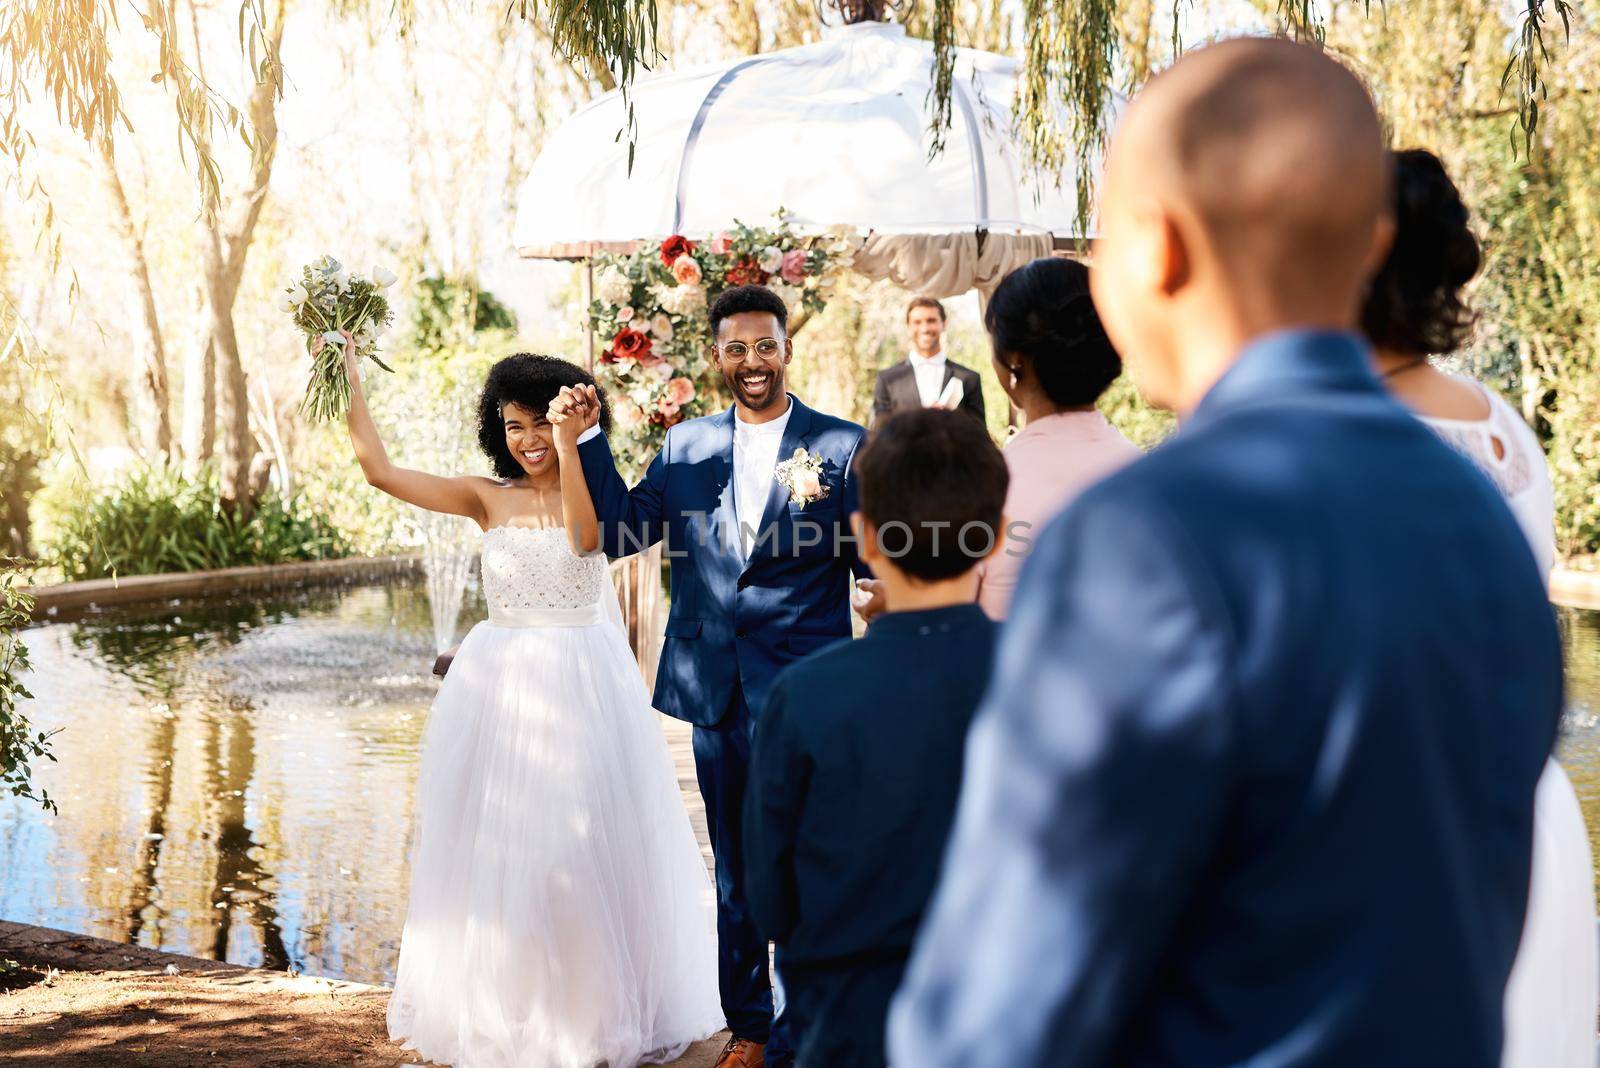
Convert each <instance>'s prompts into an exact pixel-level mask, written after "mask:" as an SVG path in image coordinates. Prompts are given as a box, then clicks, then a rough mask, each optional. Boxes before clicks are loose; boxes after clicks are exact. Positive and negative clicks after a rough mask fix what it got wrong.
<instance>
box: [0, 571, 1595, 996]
mask: <svg viewBox="0 0 1600 1068" xmlns="http://www.w3.org/2000/svg"><path fill="white" fill-rule="evenodd" d="M466 616H467V618H466V619H465V620H464V621H463V624H464V625H467V624H470V622H471V621H473V620H476V619H480V618H482V616H483V606H482V603H481V600H479V599H477V597H476V595H474V599H473V600H472V601H471V602H469V604H468V608H467V612H466ZM1562 623H1563V628H1564V631H1565V634H1566V638H1567V648H1568V694H1569V712H1568V715H1567V718H1566V723H1565V725H1564V733H1563V739H1562V750H1561V753H1562V758H1563V760H1564V761H1565V762H1566V764H1567V767H1568V770H1569V772H1570V773H1571V776H1572V779H1573V782H1574V784H1575V785H1576V787H1577V789H1578V792H1579V795H1580V797H1581V798H1582V801H1583V804H1584V809H1585V813H1586V815H1587V817H1588V820H1589V826H1590V827H1591V828H1593V829H1596V830H1600V613H1592V612H1591V613H1580V612H1571V611H1568V612H1564V613H1563V617H1562ZM28 643H29V646H30V647H31V649H32V651H33V654H34V661H35V665H36V672H35V674H34V675H33V676H31V678H30V682H29V685H30V687H31V688H32V689H33V691H34V693H35V695H36V698H37V699H36V700H35V701H34V702H33V703H32V705H31V708H30V710H31V712H32V714H33V716H34V717H35V719H36V720H37V722H38V725H39V726H40V727H41V728H44V729H51V728H55V727H61V728H64V730H63V733H62V734H61V735H59V736H58V738H57V746H56V749H57V754H58V756H59V758H60V763H59V764H54V765H50V764H46V765H44V766H42V767H41V768H39V769H38V771H39V775H40V778H41V785H43V786H45V787H46V788H48V789H49V790H50V792H51V794H52V795H53V796H55V797H57V798H58V800H59V802H60V805H61V813H60V815H58V816H49V815H48V814H46V813H43V812H41V811H40V810H39V809H38V808H37V807H35V806H31V805H26V804H23V803H21V802H18V801H16V800H15V799H12V798H3V799H0V917H4V918H5V919H9V920H20V921H23V922H30V923H41V924H46V925H49V926H54V927H61V928H66V929H68V930H74V931H88V932H90V933H93V934H96V935H100V936H102V937H105V938H112V939H117V940H121V941H127V942H134V943H138V944H141V945H146V946H152V947H159V948H165V949H171V950H176V951H178V952H182V953H190V954H194V955H196V956H203V957H220V958H224V959H227V960H231V961H235V962H238V963H241V964H250V965H265V966H268V967H284V966H286V965H288V964H291V963H292V964H296V965H298V966H299V967H301V968H303V969H305V970H306V971H308V972H311V973H313V974H321V975H331V976H339V977H344V978H350V979H356V980H361V981H367V982H387V981H389V980H391V979H392V977H393V968H394V962H395V955H396V952H397V948H398V939H399V935H400V927H401V924H402V922H403V920H404V915H405V900H406V887H407V885H408V882H409V875H408V872H407V868H406V853H407V849H408V846H409V835H410V827H411V805H412V787H413V782H414V779H415V774H416V757H417V751H418V746H419V744H420V739H421V733H422V727H423V723H424V720H425V719H426V715H427V710H428V705H429V703H430V702H431V701H432V699H433V693H434V690H435V687H436V683H435V681H434V680H433V679H432V678H431V676H430V675H429V673H428V669H429V666H430V665H431V663H432V659H433V640H432V624H431V621H430V616H429V611H428V605H427V601H426V598H425V597H424V596H423V595H422V592H421V587H420V581H419V580H414V579H407V580H399V581H397V582H396V583H395V584H392V585H370V586H357V587H350V588H342V589H324V590H318V591H308V592H300V593H296V594H273V595H271V596H270V598H269V599H267V600H263V601H260V602H257V603H251V604H237V605H234V604H227V603H225V601H215V602H207V603H184V604H169V605H166V606H163V607H160V608H157V609H151V608H148V607H146V608H144V609H142V610H140V611H138V612H124V613H117V614H112V615H105V616H99V617H95V618H92V619H89V620H85V621H81V622H76V623H62V624H55V625H51V626H47V627H41V628H38V629H35V630H32V631H30V632H29V634H28ZM1597 854H1600V849H1597Z"/></svg>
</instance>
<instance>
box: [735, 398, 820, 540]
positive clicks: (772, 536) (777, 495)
mask: <svg viewBox="0 0 1600 1068" xmlns="http://www.w3.org/2000/svg"><path fill="white" fill-rule="evenodd" d="M789 403H790V404H791V405H792V406H793V410H792V411H790V412H789V422H788V423H787V424H786V425H785V426H784V428H783V441H782V443H781V444H779V446H778V463H780V464H781V463H783V462H784V461H785V460H787V459H789V457H791V456H793V455H794V450H796V449H804V448H807V447H808V446H807V438H808V436H809V435H810V433H811V409H810V408H807V407H806V406H805V405H804V404H801V403H800V398H799V397H796V396H795V395H794V394H793V393H791V394H789ZM788 508H789V491H788V490H787V489H785V488H784V487H783V486H782V484H780V483H779V482H778V480H777V479H776V478H774V479H773V480H772V485H771V486H770V487H769V488H768V490H767V506H766V508H765V509H763V510H762V513H761V525H760V526H759V527H757V528H756V543H755V546H754V547H753V548H752V549H751V550H750V559H749V560H748V561H746V563H745V567H746V569H748V568H749V566H750V564H752V563H754V562H755V560H756V558H757V557H758V556H760V555H761V554H763V553H766V554H769V555H770V554H773V553H776V552H777V551H778V549H779V547H780V542H781V540H782V539H783V537H784V535H785V532H786V528H787V527H788V524H787V523H784V524H781V525H780V523H779V520H780V519H782V518H783V516H784V513H785V512H787V511H788Z"/></svg>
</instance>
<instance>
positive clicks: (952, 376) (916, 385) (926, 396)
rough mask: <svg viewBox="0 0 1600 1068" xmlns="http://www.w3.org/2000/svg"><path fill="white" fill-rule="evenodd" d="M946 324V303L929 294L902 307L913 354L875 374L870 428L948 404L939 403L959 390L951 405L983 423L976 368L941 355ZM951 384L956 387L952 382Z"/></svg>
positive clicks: (981, 384) (981, 399) (916, 298)
mask: <svg viewBox="0 0 1600 1068" xmlns="http://www.w3.org/2000/svg"><path fill="white" fill-rule="evenodd" d="M945 326H946V321H945V314H944V305H943V304H940V303H939V302H938V301H937V300H934V299H933V298H932V297H915V298H913V299H912V301H911V303H910V304H909V305H907V306H906V332H907V333H908V334H909V335H910V338H911V352H910V354H909V355H908V356H907V357H906V358H905V359H904V360H901V361H900V362H899V363H897V364H895V365H894V366H893V367H886V368H884V369H883V370H882V371H879V372H878V383H877V386H876V387H874V389H873V391H872V422H873V425H874V426H876V425H877V423H878V422H879V421H880V420H882V419H883V418H884V417H886V416H889V415H893V414H894V413H895V412H903V411H915V410H916V409H919V408H934V407H940V408H942V407H949V406H950V405H949V404H948V403H942V401H945V402H947V401H948V400H949V399H950V398H951V396H952V395H953V394H954V393H955V391H956V390H957V389H959V390H960V394H959V403H957V404H956V405H955V407H956V408H957V409H958V410H959V411H963V412H967V413H969V414H971V415H973V416H975V417H976V418H977V420H978V422H979V423H980V424H983V423H984V418H983V382H982V380H981V379H980V378H979V377H978V372H976V371H974V370H973V369H972V368H970V367H964V366H962V365H961V364H959V363H956V362H955V361H954V360H952V359H949V358H948V357H946V356H945V354H944V331H945ZM952 382H957V383H960V385H959V386H952V385H951V383H952Z"/></svg>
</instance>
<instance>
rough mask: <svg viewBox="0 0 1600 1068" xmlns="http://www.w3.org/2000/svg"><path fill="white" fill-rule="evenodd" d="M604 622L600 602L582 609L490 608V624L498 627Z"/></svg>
mask: <svg viewBox="0 0 1600 1068" xmlns="http://www.w3.org/2000/svg"><path fill="white" fill-rule="evenodd" d="M607 581H608V582H609V581H610V580H609V579H608V580H607ZM604 621H605V609H604V608H603V607H602V606H601V605H600V604H599V603H598V602H597V603H595V604H586V605H584V606H583V607H581V608H496V607H494V606H492V605H491V606H490V608H489V622H490V623H492V624H493V625H494V626H497V627H592V626H594V625H595V624H596V623H602V622H604Z"/></svg>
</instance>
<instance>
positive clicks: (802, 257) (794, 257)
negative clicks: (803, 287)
mask: <svg viewBox="0 0 1600 1068" xmlns="http://www.w3.org/2000/svg"><path fill="white" fill-rule="evenodd" d="M778 274H779V275H781V276H782V278H783V280H784V281H785V282H788V283H789V284H790V285H792V286H797V285H799V284H800V283H801V282H804V281H805V280H806V252H805V249H801V248H792V249H790V250H789V251H788V252H785V253H784V254H783V266H781V267H779V268H778Z"/></svg>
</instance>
